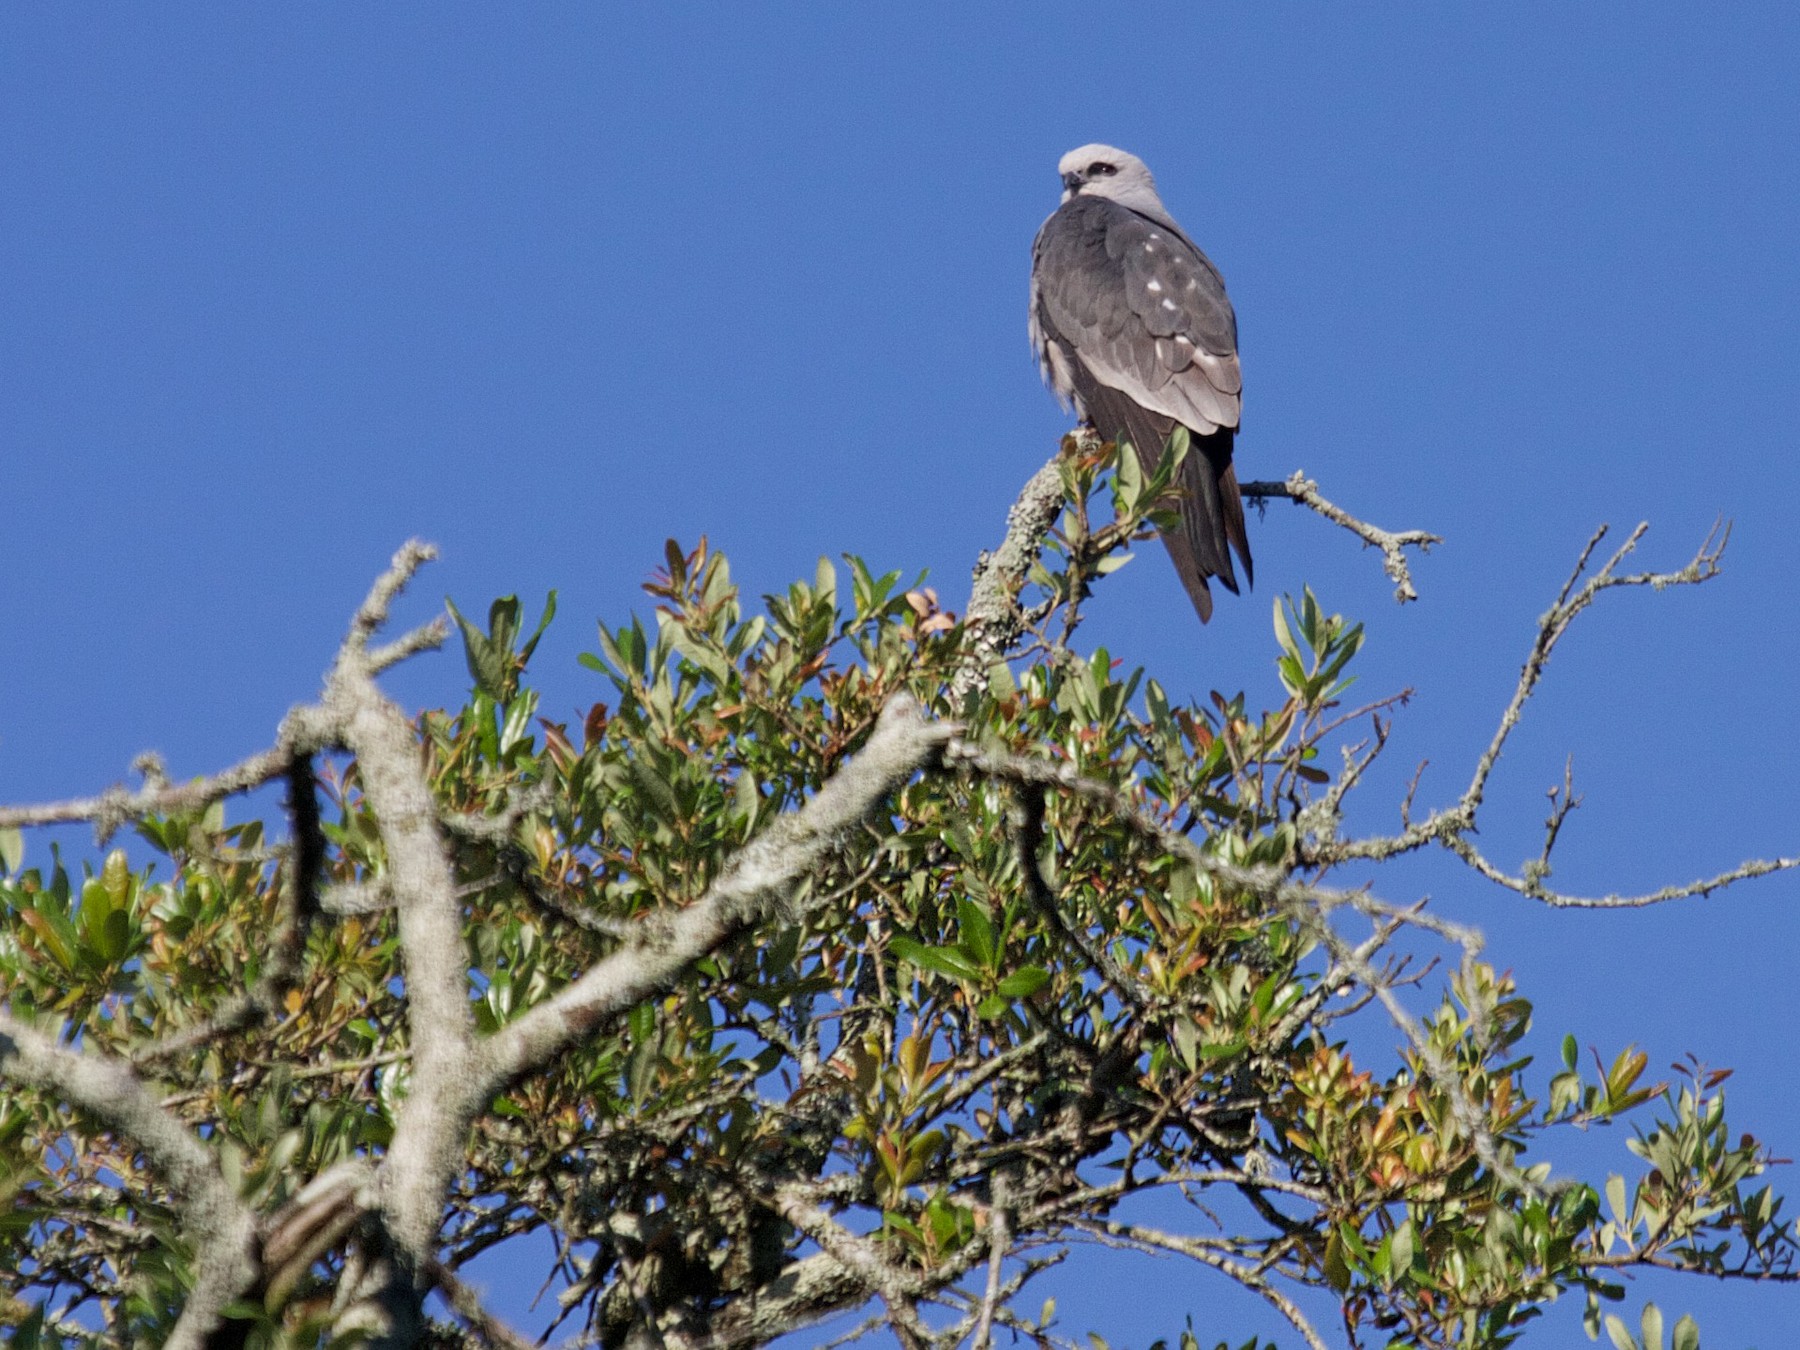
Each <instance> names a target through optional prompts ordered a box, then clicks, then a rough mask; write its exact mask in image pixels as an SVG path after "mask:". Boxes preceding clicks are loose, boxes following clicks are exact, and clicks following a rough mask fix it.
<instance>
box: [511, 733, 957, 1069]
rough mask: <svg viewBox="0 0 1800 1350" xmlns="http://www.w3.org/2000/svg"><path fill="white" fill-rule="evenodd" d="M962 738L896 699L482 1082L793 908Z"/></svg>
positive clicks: (538, 1017)
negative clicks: (866, 827) (827, 771)
mask: <svg viewBox="0 0 1800 1350" xmlns="http://www.w3.org/2000/svg"><path fill="white" fill-rule="evenodd" d="M955 734H956V728H955V727H953V726H948V725H942V724H934V723H930V722H927V721H926V720H925V719H924V717H923V716H922V715H921V714H920V711H919V709H918V706H917V705H916V704H915V703H913V702H912V701H911V700H910V699H907V698H904V697H898V698H895V699H893V700H891V701H890V702H889V703H888V705H887V707H886V708H884V709H883V710H882V713H881V717H880V719H879V720H878V721H877V722H876V724H875V732H874V734H873V735H872V736H871V737H870V738H869V741H868V743H867V744H866V745H864V746H863V748H862V750H861V751H860V752H859V753H858V754H857V755H856V756H855V757H854V758H853V759H851V760H850V762H849V763H847V764H846V765H844V766H843V767H842V768H840V769H839V770H838V771H837V772H836V773H835V774H833V775H832V777H831V778H830V779H829V780H828V781H827V782H826V783H825V785H824V786H823V787H821V788H820V789H819V790H818V792H817V793H815V794H814V795H813V797H812V798H811V799H810V800H809V801H808V802H807V803H806V804H805V805H804V806H802V807H800V808H799V809H798V810H797V811H792V812H789V813H787V814H786V815H784V816H782V817H780V818H779V819H778V820H777V821H776V822H775V823H774V824H773V825H771V826H770V827H769V828H768V829H766V830H765V831H763V833H762V834H761V835H759V836H757V837H756V838H755V839H752V840H751V841H750V842H749V843H748V844H746V845H744V847H743V848H742V849H740V850H739V851H738V853H737V855H736V856H735V857H734V858H733V859H732V860H731V863H730V865H729V866H728V867H727V868H726V869H725V872H724V874H723V875H721V876H720V877H719V879H718V880H717V881H715V882H714V883H713V884H712V885H711V886H710V887H709V888H708V889H707V892H706V894H705V895H704V896H702V897H701V898H700V900H698V901H697V902H696V903H694V904H692V905H689V906H688V907H687V908H685V909H681V910H677V911H675V912H674V913H672V914H669V915H667V916H665V917H663V918H660V919H658V920H656V921H653V922H650V923H646V924H644V925H641V928H642V933H641V936H639V937H638V938H637V940H636V941H634V942H633V943H632V944H631V945H629V946H627V947H624V948H622V949H620V950H618V951H615V952H614V953H612V954H611V955H610V956H608V957H607V958H606V959H605V960H603V961H601V962H600V963H599V964H598V965H596V966H595V967H594V968H593V969H592V970H590V971H588V972H587V974H585V975H583V976H582V977H581V978H580V979H578V980H576V981H575V982H574V983H573V984H571V985H568V986H567V987H565V988H564V989H562V990H561V991H559V992H558V993H557V994H555V995H554V996H552V997H551V998H549V999H546V1000H545V1001H544V1002H543V1003H540V1004H538V1005H537V1006H536V1007H534V1008H532V1009H531V1010H530V1011H529V1012H527V1013H525V1014H524V1015H523V1016H521V1017H519V1018H517V1019H515V1020H514V1021H512V1022H510V1023H508V1024H507V1025H506V1026H505V1027H503V1028H501V1029H500V1030H499V1031H497V1032H495V1033H494V1035H493V1036H492V1037H491V1038H489V1040H488V1041H487V1042H486V1049H485V1054H484V1056H483V1059H484V1063H483V1065H482V1081H483V1082H484V1083H485V1084H486V1085H487V1086H488V1088H489V1089H491V1090H497V1089H498V1088H499V1087H500V1086H501V1085H502V1084H504V1083H506V1082H509V1081H511V1080H512V1079H515V1078H517V1077H518V1076H519V1075H521V1074H523V1073H527V1072H529V1071H530V1070H531V1069H534V1068H537V1067H539V1066H541V1065H544V1064H547V1063H548V1062H549V1061H550V1060H551V1059H552V1058H554V1057H555V1056H556V1055H557V1054H560V1053H561V1052H562V1051H563V1050H565V1049H567V1048H568V1047H569V1046H571V1045H574V1044H575V1043H577V1042H578V1041H580V1040H582V1039H584V1038H585V1037H587V1036H589V1035H591V1034H592V1033H593V1032H594V1031H595V1030H596V1029H597V1028H598V1027H599V1026H601V1025H602V1024H603V1023H605V1022H606V1021H607V1020H608V1019H609V1018H612V1017H614V1016H617V1015H618V1014H619V1013H622V1012H624V1011H625V1010H626V1009H628V1008H630V1007H632V1006H633V1005H634V1004H636V1003H639V1002H641V1001H642V1000H643V999H645V998H648V997H649V996H650V995H652V994H654V993H656V992H658V991H659V990H662V989H665V988H667V987H668V986H669V984H670V983H671V982H672V981H673V980H675V979H676V978H677V977H678V976H679V975H680V974H681V972H682V971H684V970H686V969H687V968H688V966H689V965H691V964H692V963H693V962H694V961H696V960H698V959H699V958H700V957H702V956H704V955H706V954H707V953H708V952H711V951H714V950H716V949H717V948H718V947H720V946H721V945H723V944H724V943H725V942H728V941H729V940H730V939H732V938H733V937H735V936H736V935H737V934H739V933H741V932H743V931H744V930H745V929H747V928H749V927H750V926H751V925H753V924H755V923H757V922H758V921H760V920H761V919H763V918H765V917H766V916H767V915H768V914H770V913H771V912H773V911H774V910H775V909H776V908H777V907H778V906H780V905H782V904H784V903H786V902H787V901H788V899H789V898H790V896H791V895H792V893H793V889H794V887H795V885H796V884H798V882H799V881H800V880H801V879H802V878H803V877H805V876H807V875H809V874H810V873H812V872H813V871H814V870H815V869H816V868H817V867H818V865H819V864H820V863H821V862H823V861H824V860H825V859H826V858H827V857H829V856H831V855H832V854H833V853H834V852H835V851H836V850H837V849H838V848H839V847H840V846H841V845H842V843H843V841H844V840H845V838H847V837H848V835H849V834H850V832H851V831H852V830H854V829H855V828H856V827H857V826H858V825H860V824H861V823H862V822H863V821H864V820H866V819H867V818H868V817H869V816H870V815H871V814H872V813H873V812H874V811H876V810H877V809H878V808H879V807H880V806H881V805H882V803H883V802H885V801H886V800H887V798H888V796H889V794H890V793H892V792H893V791H894V789H896V788H897V787H899V786H900V785H901V784H902V783H904V782H905V781H906V780H907V779H908V778H910V777H912V775H913V774H914V773H916V772H917V771H918V770H920V769H922V768H925V767H926V766H927V765H928V764H930V763H931V762H932V761H933V760H934V759H936V758H937V756H938V755H939V753H940V752H941V751H942V748H943V747H944V746H945V745H946V744H947V743H948V742H949V741H950V739H951V738H952V737H953V736H954V735H955Z"/></svg>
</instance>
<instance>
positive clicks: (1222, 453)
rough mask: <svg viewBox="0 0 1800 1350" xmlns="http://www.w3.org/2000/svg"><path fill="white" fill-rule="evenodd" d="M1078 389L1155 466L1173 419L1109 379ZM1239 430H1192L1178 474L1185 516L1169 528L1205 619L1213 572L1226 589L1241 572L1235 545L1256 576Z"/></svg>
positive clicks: (1107, 430)
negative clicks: (1237, 458)
mask: <svg viewBox="0 0 1800 1350" xmlns="http://www.w3.org/2000/svg"><path fill="white" fill-rule="evenodd" d="M1079 392H1080V394H1081V397H1082V402H1083V404H1084V406H1085V407H1086V409H1087V413H1088V416H1089V418H1090V419H1091V420H1092V421H1093V423H1094V427H1095V429H1096V430H1097V431H1099V433H1100V434H1101V435H1102V436H1104V437H1106V438H1107V439H1108V440H1129V441H1130V442H1131V444H1132V447H1133V449H1135V450H1136V451H1137V456H1138V462H1139V463H1140V464H1142V465H1143V466H1144V469H1145V471H1146V472H1149V471H1151V470H1154V469H1155V467H1156V464H1157V461H1158V460H1159V459H1160V458H1161V457H1162V452H1163V447H1164V446H1165V445H1166V444H1167V443H1168V439H1169V433H1170V432H1172V431H1173V430H1174V429H1175V425H1176V423H1175V420H1174V419H1173V418H1171V417H1164V416H1162V415H1161V414H1160V413H1153V412H1150V411H1149V410H1148V409H1146V408H1143V407H1141V406H1140V405H1139V404H1137V403H1135V402H1133V401H1132V400H1131V399H1129V398H1127V397H1126V396H1125V395H1124V394H1122V393H1120V392H1119V391H1118V390H1116V389H1109V388H1107V387H1106V386H1105V385H1101V384H1088V385H1087V387H1086V388H1082V389H1080V391H1079ZM1236 434H1237V433H1236V432H1235V430H1233V429H1232V428H1230V427H1222V428H1220V429H1219V430H1218V431H1215V432H1213V433H1211V434H1210V435H1206V436H1194V437H1193V439H1192V441H1191V443H1190V446H1189V449H1188V454H1187V458H1186V459H1185V460H1184V461H1183V462H1182V466H1181V470H1180V472H1179V474H1178V476H1177V482H1176V486H1177V488H1178V490H1179V491H1180V494H1181V498H1182V501H1181V508H1180V514H1181V518H1180V521H1179V524H1178V525H1177V527H1176V528H1175V529H1172V530H1165V531H1163V543H1164V545H1165V546H1167V548H1168V550H1169V557H1170V559H1171V560H1172V561H1173V562H1174V564H1175V572H1176V575H1177V576H1179V577H1180V578H1181V584H1182V586H1183V588H1185V589H1186V591H1187V593H1188V599H1189V600H1191V601H1192V602H1193V605H1194V610H1195V612H1196V613H1197V614H1199V616H1200V622H1202V623H1205V622H1206V621H1207V620H1208V619H1210V618H1212V593H1211V591H1210V590H1209V589H1208V587H1207V581H1208V579H1209V578H1217V579H1218V582H1219V584H1220V585H1221V586H1223V587H1225V589H1226V590H1228V591H1231V592H1232V593H1234V594H1235V593H1236V592H1237V589H1238V582H1237V574H1236V572H1235V571H1234V570H1233V568H1232V565H1231V555H1232V552H1233V551H1234V550H1235V551H1236V553H1237V556H1238V557H1239V559H1241V560H1242V561H1243V564H1244V579H1245V581H1246V582H1252V581H1254V579H1255V570H1254V567H1253V565H1252V563H1251V560H1250V535H1249V532H1248V530H1247V529H1246V528H1245V524H1244V499H1243V496H1242V494H1241V493H1240V492H1239V491H1238V481H1237V471H1236V469H1235V468H1233V466H1232V463H1231V450H1232V441H1233V440H1234V439H1235V437H1236Z"/></svg>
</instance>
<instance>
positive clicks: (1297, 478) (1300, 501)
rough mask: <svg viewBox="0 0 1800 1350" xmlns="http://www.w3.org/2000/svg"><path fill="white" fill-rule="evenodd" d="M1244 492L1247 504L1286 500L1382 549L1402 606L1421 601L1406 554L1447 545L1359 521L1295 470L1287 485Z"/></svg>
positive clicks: (1384, 566)
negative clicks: (1278, 499) (1268, 500)
mask: <svg viewBox="0 0 1800 1350" xmlns="http://www.w3.org/2000/svg"><path fill="white" fill-rule="evenodd" d="M1241 491H1242V493H1243V495H1244V497H1245V498H1246V499H1247V500H1250V501H1254V502H1259V503H1260V502H1262V501H1263V500H1265V499H1267V498H1270V497H1281V498H1286V499H1287V500H1288V501H1290V502H1294V503H1296V504H1297V505H1300V506H1304V507H1306V508H1307V509H1308V510H1309V511H1313V512H1315V513H1317V514H1318V515H1321V516H1323V517H1325V519H1326V520H1329V521H1330V522H1331V523H1332V524H1334V525H1341V526H1343V527H1344V528H1345V529H1346V530H1348V531H1350V533H1351V534H1353V535H1355V536H1356V537H1357V538H1358V539H1360V540H1362V541H1363V543H1364V544H1366V545H1368V546H1369V547H1372V548H1378V549H1380V550H1381V560H1382V561H1381V566H1382V570H1383V571H1385V572H1386V573H1387V574H1388V580H1389V581H1391V582H1393V583H1394V599H1396V600H1398V601H1399V602H1400V603H1401V604H1405V603H1406V602H1407V601H1408V600H1417V599H1418V598H1419V593H1418V591H1416V590H1414V589H1413V584H1412V573H1411V572H1410V571H1409V570H1408V569H1407V565H1406V550H1407V549H1409V548H1416V549H1418V550H1419V552H1421V553H1429V552H1430V551H1431V546H1432V545H1433V544H1441V543H1443V542H1444V541H1443V539H1441V538H1440V537H1439V536H1437V535H1435V534H1428V533H1427V532H1426V531H1424V530H1393V531H1390V530H1384V529H1381V528H1379V527H1378V526H1375V525H1371V524H1369V523H1368V522H1367V521H1363V520H1358V519H1357V518H1356V517H1355V516H1353V515H1351V514H1350V513H1349V512H1348V511H1346V510H1344V508H1343V507H1341V506H1338V505H1337V504H1336V503H1334V502H1329V501H1326V500H1325V498H1324V496H1323V495H1321V494H1320V492H1319V485H1318V484H1317V483H1316V482H1314V481H1313V480H1312V479H1310V478H1308V477H1307V476H1306V473H1305V471H1304V470H1302V469H1296V470H1294V472H1293V473H1292V474H1290V475H1289V476H1288V479H1287V481H1286V482H1283V483H1245V484H1244V486H1243V488H1242V489H1241Z"/></svg>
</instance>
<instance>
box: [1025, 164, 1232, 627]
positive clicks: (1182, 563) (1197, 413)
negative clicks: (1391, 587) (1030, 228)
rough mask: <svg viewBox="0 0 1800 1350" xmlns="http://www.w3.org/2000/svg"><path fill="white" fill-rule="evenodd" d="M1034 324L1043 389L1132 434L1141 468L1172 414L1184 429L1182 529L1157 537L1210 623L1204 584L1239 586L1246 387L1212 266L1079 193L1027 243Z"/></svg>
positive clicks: (1158, 227) (1151, 458)
mask: <svg viewBox="0 0 1800 1350" xmlns="http://www.w3.org/2000/svg"><path fill="white" fill-rule="evenodd" d="M1031 320H1032V322H1031V327H1032V341H1033V345H1034V347H1036V349H1037V351H1038V355H1039V359H1040V360H1041V361H1042V362H1043V365H1044V369H1045V374H1046V376H1047V378H1048V379H1049V380H1050V382H1051V384H1052V386H1053V387H1054V388H1056V390H1057V392H1058V393H1059V394H1061V395H1062V396H1063V397H1064V398H1067V399H1070V400H1072V401H1074V402H1075V403H1076V404H1077V406H1078V407H1079V408H1080V410H1081V413H1082V415H1083V416H1085V417H1086V418H1087V419H1088V420H1089V421H1091V422H1092V423H1093V424H1094V426H1095V427H1096V429H1098V430H1099V431H1100V433H1101V434H1102V435H1104V436H1106V437H1108V438H1111V439H1121V438H1123V439H1128V440H1130V441H1131V443H1132V445H1133V446H1134V447H1135V448H1136V450H1137V453H1138V456H1139V458H1140V460H1141V461H1142V462H1143V463H1144V464H1145V466H1146V467H1150V466H1153V465H1154V464H1155V462H1156V460H1157V457H1158V456H1159V455H1160V454H1161V453H1162V449H1163V445H1164V443H1165V442H1166V441H1167V439H1168V436H1169V433H1170V432H1171V431H1172V430H1174V428H1175V425H1176V424H1177V423H1179V424H1181V425H1183V426H1185V427H1187V428H1188V430H1189V431H1190V432H1191V433H1192V437H1193V444H1192V449H1191V450H1190V452H1189V454H1188V458H1187V460H1186V462H1185V463H1184V464H1183V466H1182V471H1181V476H1180V481H1179V483H1178V485H1177V486H1178V487H1179V489H1180V490H1181V491H1182V493H1183V494H1184V497H1185V500H1184V502H1183V504H1182V508H1181V523H1180V528H1179V529H1177V530H1172V531H1167V532H1165V534H1164V536H1163V538H1164V542H1165V543H1166V544H1167V545H1168V548H1169V553H1170V556H1171V557H1172V558H1173V559H1174V562H1175V568H1176V571H1177V572H1178V573H1179V574H1180V576H1181V580H1182V583H1183V585H1184V586H1185V587H1186V589H1187V592H1188V595H1189V598H1190V599H1192V601H1193V603H1194V608H1195V609H1196V610H1197V611H1198V612H1199V614H1200V617H1201V618H1202V619H1203V620H1204V619H1206V618H1208V617H1209V616H1210V615H1211V613H1212V599H1211V596H1210V594H1209V593H1208V590H1207V579H1208V578H1209V577H1217V578H1218V579H1219V581H1220V582H1221V583H1222V584H1223V585H1224V586H1225V587H1226V588H1227V589H1229V590H1233V591H1235V590H1236V589H1237V578H1236V576H1235V575H1234V573H1233V570H1232V564H1231V550H1232V549H1234V548H1235V549H1236V550H1237V554H1238V557H1239V558H1241V559H1242V560H1243V564H1244V572H1245V575H1246V576H1250V575H1251V574H1252V564H1251V560H1250V541H1249V536H1248V533H1247V532H1246V530H1245V527H1244V512H1243V502H1242V499H1241V498H1240V496H1239V494H1238V485H1237V476H1236V473H1235V471H1234V470H1233V468H1232V464H1231V451H1232V440H1233V437H1234V435H1235V433H1236V429H1237V425H1238V416H1239V409H1240V406H1241V395H1242V387H1243V382H1242V379H1241V377H1240V375H1239V371H1238V359H1237V319H1236V316H1235V315H1234V314H1233V313H1232V309H1231V302H1230V301H1229V300H1228V299H1227V298H1226V295H1225V286H1224V283H1223V282H1222V281H1221V280H1220V278H1219V274H1218V271H1217V270H1216V269H1215V268H1214V267H1213V265H1212V263H1211V262H1210V261H1209V260H1208V259H1207V257H1206V255H1205V254H1203V253H1201V252H1200V250H1199V249H1198V248H1196V247H1194V245H1193V244H1192V243H1191V242H1190V241H1189V240H1188V239H1187V238H1186V236H1184V235H1182V234H1181V233H1180V231H1178V230H1174V229H1171V228H1170V227H1169V226H1168V225H1166V224H1162V223H1159V222H1157V221H1152V220H1149V219H1147V218H1146V217H1144V216H1140V215H1138V214H1137V213H1136V212H1135V211H1132V210H1130V209H1128V208H1126V207H1123V206H1120V205H1119V204H1118V203H1116V202H1110V201H1107V200H1105V199H1103V198H1095V197H1085V196H1077V197H1075V198H1073V199H1072V200H1070V201H1068V202H1066V203H1064V204H1063V206H1062V207H1061V208H1060V209H1059V210H1058V211H1057V212H1056V213H1055V214H1054V215H1052V216H1051V217H1050V219H1049V220H1047V221H1045V222H1044V227H1043V229H1041V230H1040V231H1039V232H1038V237H1037V241H1036V243H1035V244H1034V245H1033V248H1032V316H1031Z"/></svg>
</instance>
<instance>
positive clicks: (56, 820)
mask: <svg viewBox="0 0 1800 1350" xmlns="http://www.w3.org/2000/svg"><path fill="white" fill-rule="evenodd" d="M288 759H289V751H288V748H287V746H286V745H285V744H283V743H281V742H280V741H279V740H278V742H277V744H275V745H274V746H272V747H270V748H269V749H267V750H264V751H262V752H261V753H259V754H255V755H251V756H250V758H248V759H246V760H244V761H243V762H242V763H239V764H234V765H232V767H231V768H229V769H226V770H224V771H223V772H220V773H216V774H214V775H213V776H212V777H210V778H196V779H195V780H194V781H193V782H191V783H181V784H170V783H168V782H166V781H163V780H161V779H158V778H153V779H152V780H151V781H149V782H146V783H145V785H144V786H143V787H142V788H140V789H138V790H137V791H135V792H133V791H130V790H128V789H126V788H124V787H122V786H120V787H112V788H108V789H107V790H106V791H105V792H102V793H101V794H100V795H99V796H97V797H76V798H74V799H73V800H70V801H64V802H47V803H44V804H43V805H39V806H4V807H0V830H5V829H29V828H31V827H33V826H38V825H67V824H74V823H79V822H81V821H92V822H93V823H94V826H95V828H96V830H97V831H98V832H99V833H100V835H101V837H102V838H103V839H104V838H107V837H109V836H111V834H112V833H113V832H114V831H115V830H117V829H118V828H119V827H120V826H121V825H123V824H125V823H126V822H127V821H131V820H138V819H141V818H143V817H144V816H161V815H173V814H175V813H177V812H180V811H193V810H196V809H198V808H199V807H202V806H207V805H209V804H211V803H212V802H216V801H218V800H219V799H220V798H222V797H230V796H233V795H235V794H237V793H239V792H248V791H250V790H251V789H252V788H258V787H261V786H262V785H263V784H264V783H267V782H269V781H270V780H272V779H275V778H278V777H280V776H281V774H282V773H283V772H285V770H286V768H287V763H288Z"/></svg>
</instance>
